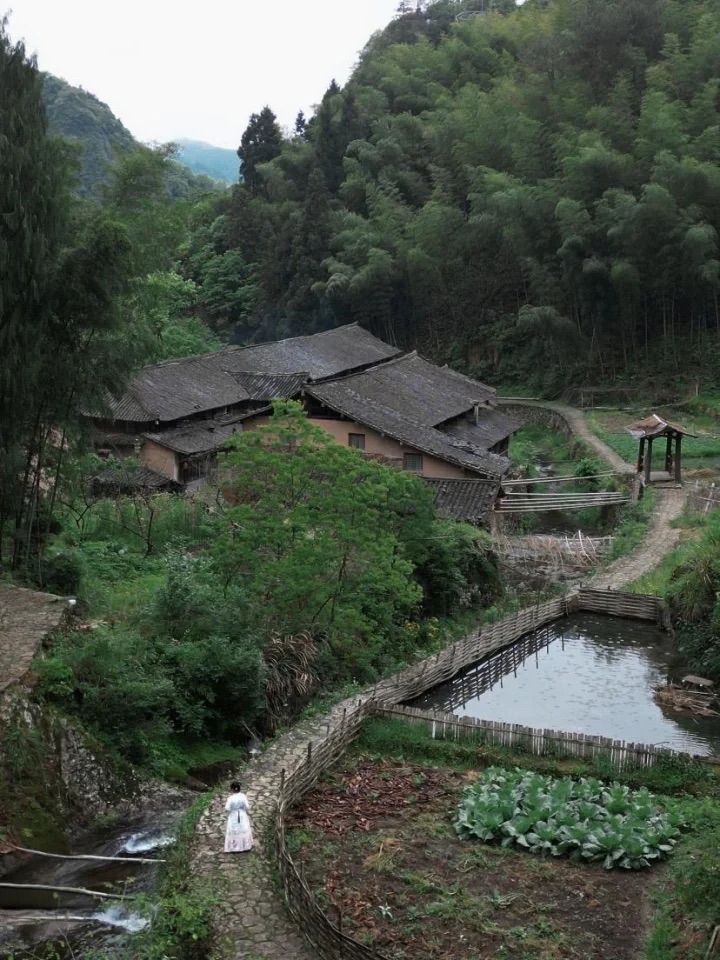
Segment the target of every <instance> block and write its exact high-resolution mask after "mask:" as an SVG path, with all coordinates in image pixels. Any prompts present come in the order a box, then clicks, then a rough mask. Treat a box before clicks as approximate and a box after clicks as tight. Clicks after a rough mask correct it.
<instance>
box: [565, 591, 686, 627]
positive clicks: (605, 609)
mask: <svg viewBox="0 0 720 960" xmlns="http://www.w3.org/2000/svg"><path fill="white" fill-rule="evenodd" d="M577 602H578V606H577V609H578V610H583V611H584V612H586V613H604V614H608V615H609V616H612V617H624V618H626V619H630V620H651V621H654V622H655V623H657V624H658V625H659V626H661V627H663V629H667V628H668V626H669V620H668V616H667V607H666V605H665V603H664V601H662V600H661V599H660V598H659V597H652V596H648V595H646V594H642V593H621V592H619V591H617V590H591V589H588V588H584V589H581V590H580V591H579V593H578V594H577Z"/></svg>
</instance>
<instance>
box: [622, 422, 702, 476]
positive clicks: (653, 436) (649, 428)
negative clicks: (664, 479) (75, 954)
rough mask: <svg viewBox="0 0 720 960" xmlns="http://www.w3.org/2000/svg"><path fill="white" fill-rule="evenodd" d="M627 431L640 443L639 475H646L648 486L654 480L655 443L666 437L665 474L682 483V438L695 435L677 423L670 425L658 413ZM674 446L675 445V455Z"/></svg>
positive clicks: (627, 428)
mask: <svg viewBox="0 0 720 960" xmlns="http://www.w3.org/2000/svg"><path fill="white" fill-rule="evenodd" d="M625 429H626V430H627V432H628V433H629V434H630V436H631V437H634V438H635V439H636V440H639V441H640V449H639V451H638V460H637V471H638V473H644V475H645V483H646V484H647V483H650V481H651V478H652V450H653V441H655V440H658V439H661V438H662V437H665V441H666V442H665V472H666V473H668V474H669V475H670V476H671V477H674V479H675V481H676V483H682V477H681V466H682V455H681V446H682V438H683V437H694V436H695V434H694V433H690V431H689V430H686V429H685V428H684V427H681V426H678V424H677V423H670V422H669V421H668V420H663V418H662V417H659V416H658V415H657V414H656V413H652V414H650V416H649V417H646V418H645V419H644V420H638V422H637V423H631V424H630V426H629V427H625ZM673 444H674V445H675V452H674V453H673ZM646 448H647V449H646Z"/></svg>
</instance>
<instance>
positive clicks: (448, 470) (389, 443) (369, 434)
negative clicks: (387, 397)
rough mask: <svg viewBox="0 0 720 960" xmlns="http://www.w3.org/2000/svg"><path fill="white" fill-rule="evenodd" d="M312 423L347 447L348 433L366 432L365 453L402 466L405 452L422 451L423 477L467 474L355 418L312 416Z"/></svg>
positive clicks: (450, 476)
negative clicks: (396, 462) (341, 418)
mask: <svg viewBox="0 0 720 960" xmlns="http://www.w3.org/2000/svg"><path fill="white" fill-rule="evenodd" d="M310 423H314V424H315V425H316V426H317V427H320V428H321V429H322V430H325V432H326V433H329V434H330V435H331V436H332V437H334V439H335V440H337V442H338V443H342V444H343V446H345V447H347V446H348V434H350V433H364V434H365V453H368V454H377V455H379V456H382V457H388V458H389V459H391V460H398V461H399V465H400V466H402V460H403V454H404V453H421V454H422V458H423V469H422V476H423V477H438V478H441V479H457V478H460V477H464V476H466V474H465V473H464V471H463V469H462V467H458V466H456V465H455V464H454V463H446V462H445V461H444V460H439V459H437V458H436V457H431V456H430V454H428V453H423V452H422V450H416V449H415V447H409V446H407V445H403V444H401V443H398V441H397V440H393V439H392V437H384V436H382V434H380V433H378V432H377V431H375V430H373V429H372V428H371V427H366V426H365V425H364V424H362V423H355V422H354V421H353V420H330V419H325V417H317V418H315V417H311V418H310Z"/></svg>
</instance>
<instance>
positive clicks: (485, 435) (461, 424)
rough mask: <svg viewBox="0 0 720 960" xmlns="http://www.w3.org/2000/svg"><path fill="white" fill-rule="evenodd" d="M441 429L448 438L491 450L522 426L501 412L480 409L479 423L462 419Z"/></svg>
mask: <svg viewBox="0 0 720 960" xmlns="http://www.w3.org/2000/svg"><path fill="white" fill-rule="evenodd" d="M440 429H441V430H442V432H443V433H445V434H447V435H448V436H450V437H455V439H456V440H465V441H466V442H467V443H472V444H473V445H474V446H476V447H482V448H483V449H485V450H489V449H490V448H491V447H494V446H495V444H496V443H500V441H501V440H504V439H505V438H506V437H509V436H510V434H512V433H515V431H516V430H519V429H520V424H519V423H518V422H517V421H516V420H511V419H510V417H506V416H505V414H504V413H501V412H500V411H499V410H487V409H480V410H479V411H478V422H477V423H475V420H474V419H470V420H467V419H465V418H462V419H460V420H454V421H453V422H452V423H450V424H447V425H443V426H442V427H441V428H440Z"/></svg>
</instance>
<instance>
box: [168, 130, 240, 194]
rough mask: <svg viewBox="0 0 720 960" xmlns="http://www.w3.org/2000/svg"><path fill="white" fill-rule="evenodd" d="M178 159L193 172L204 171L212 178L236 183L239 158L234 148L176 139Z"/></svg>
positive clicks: (200, 141)
mask: <svg viewBox="0 0 720 960" xmlns="http://www.w3.org/2000/svg"><path fill="white" fill-rule="evenodd" d="M175 143H176V144H177V145H178V160H179V161H180V163H184V164H185V166H186V167H188V168H189V169H190V170H192V171H193V173H204V174H205V175H206V176H208V177H212V178H213V180H222V181H223V182H224V183H237V181H238V171H239V169H240V160H239V159H238V155H237V153H236V152H235V151H234V150H229V149H228V148H227V147H213V146H212V144H210V143H203V141H202V140H176V141H175Z"/></svg>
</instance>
